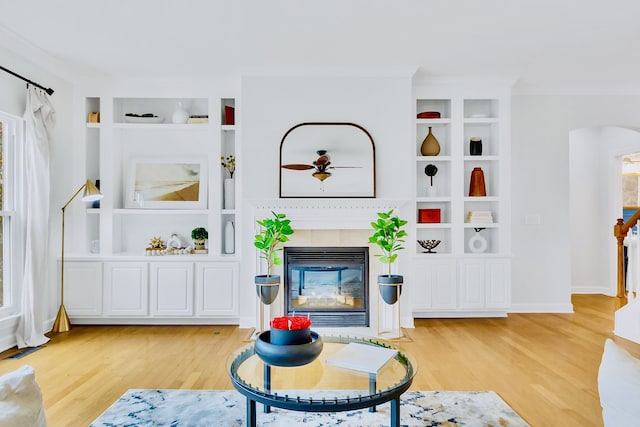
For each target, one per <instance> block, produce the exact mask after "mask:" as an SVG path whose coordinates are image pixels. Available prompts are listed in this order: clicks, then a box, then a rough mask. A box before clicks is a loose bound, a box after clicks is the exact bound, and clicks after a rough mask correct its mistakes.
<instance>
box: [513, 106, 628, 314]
mask: <svg viewBox="0 0 640 427" xmlns="http://www.w3.org/2000/svg"><path fill="white" fill-rule="evenodd" d="M639 123H640V97H638V96H624V95H615V96H605V95H580V96H572V95H545V94H515V95H514V96H513V98H512V127H511V128H512V163H513V168H512V170H513V173H512V200H513V241H512V242H513V243H512V244H513V253H514V258H513V275H512V278H513V287H512V302H513V306H512V308H513V311H534V312H544V311H570V310H571V309H572V306H571V290H572V289H571V240H570V235H571V233H570V230H571V223H570V221H571V220H572V218H570V191H569V190H570V188H569V182H570V179H569V164H570V162H569V135H570V132H571V131H572V130H574V129H579V128H590V127H598V126H606V125H614V124H615V125H620V126H626V127H637V126H638V124H639ZM528 215H539V218H540V223H539V224H526V223H525V218H526V217H527V216H528ZM611 225H613V223H612V224H611ZM611 239H613V237H611ZM592 243H593V242H589V243H588V244H592Z"/></svg>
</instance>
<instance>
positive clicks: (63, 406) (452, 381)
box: [0, 295, 640, 427]
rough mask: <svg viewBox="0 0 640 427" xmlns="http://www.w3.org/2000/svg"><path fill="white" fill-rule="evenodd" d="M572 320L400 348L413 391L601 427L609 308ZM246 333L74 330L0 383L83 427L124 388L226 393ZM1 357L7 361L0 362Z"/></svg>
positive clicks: (581, 301)
mask: <svg viewBox="0 0 640 427" xmlns="http://www.w3.org/2000/svg"><path fill="white" fill-rule="evenodd" d="M573 303H574V309H575V313H574V314H511V315H510V316H509V317H508V318H505V319H420V320H417V321H416V328H415V329H409V330H407V334H408V335H409V336H410V337H411V341H410V342H402V343H401V345H402V346H404V347H405V348H406V350H408V351H410V352H411V353H412V354H413V355H414V356H416V358H417V359H418V363H419V370H418V374H417V376H416V378H415V380H414V382H413V385H412V389H415V390H494V391H496V392H497V393H498V394H499V395H500V396H501V397H502V398H503V399H504V400H505V401H506V402H507V403H509V405H511V407H513V408H514V409H515V410H516V411H517V412H518V413H519V414H520V415H521V416H522V417H523V418H524V419H525V420H527V421H528V422H529V424H530V425H532V426H563V427H568V426H580V427H588V426H601V425H602V416H601V409H600V403H599V398H598V392H597V373H598V366H599V364H600V358H601V356H602V350H603V346H604V341H605V339H606V338H607V337H611V338H614V340H615V341H616V342H618V343H619V344H621V345H622V346H623V347H624V348H626V349H627V350H629V351H630V352H631V353H632V354H634V355H635V356H637V357H640V344H635V343H632V342H629V341H626V340H624V339H621V338H615V337H614V336H613V334H612V330H613V313H614V310H615V299H614V298H610V297H606V296H601V295H577V296H574V298H573ZM249 334H250V331H249V330H246V329H239V328H238V327H235V326H74V327H73V329H72V330H71V331H70V332H68V333H66V334H57V335H53V336H52V340H51V341H50V342H49V343H47V344H46V346H45V347H44V348H42V349H40V350H38V351H35V352H33V353H31V354H29V355H27V356H25V357H23V358H22V359H17V360H13V359H4V360H1V361H0V374H2V373H6V372H9V371H12V370H14V369H16V368H18V367H20V366H22V365H25V364H28V365H31V366H33V367H34V369H35V371H36V377H37V380H38V382H39V384H40V387H41V389H42V392H43V395H44V403H45V409H46V412H47V419H48V421H49V425H50V426H52V427H58V426H87V425H89V424H90V423H91V421H93V420H94V419H95V418H97V417H98V415H99V414H100V413H102V412H103V411H104V410H105V409H106V408H107V407H108V406H109V405H111V404H112V403H113V402H114V401H115V400H116V399H117V398H118V397H119V396H120V395H122V394H123V393H124V392H125V391H126V390H127V389H130V388H185V389H231V388H232V386H231V383H230V381H229V379H228V376H227V374H226V371H225V361H226V359H227V356H228V355H229V354H230V353H231V352H232V351H233V350H234V349H235V348H237V347H239V346H240V345H242V344H244V341H245V340H246V339H247V338H248V336H249ZM4 355H6V352H5V354H4Z"/></svg>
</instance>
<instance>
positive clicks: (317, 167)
mask: <svg viewBox="0 0 640 427" xmlns="http://www.w3.org/2000/svg"><path fill="white" fill-rule="evenodd" d="M316 154H317V155H318V158H317V159H315V160H314V161H313V162H311V164H310V165H308V164H304V163H290V164H286V165H282V168H283V169H291V170H297V171H302V170H311V169H313V173H312V174H311V176H313V177H314V178H315V179H317V180H319V181H324V180H325V179H327V178H329V177H330V176H331V172H329V169H339V168H340V169H353V168H361V167H362V166H332V165H331V156H329V154H328V153H327V150H317V151H316Z"/></svg>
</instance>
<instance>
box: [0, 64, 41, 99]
mask: <svg viewBox="0 0 640 427" xmlns="http://www.w3.org/2000/svg"><path fill="white" fill-rule="evenodd" d="M0 70H2V71H6V72H7V73H9V74H11V75H13V76H15V77H17V78H19V79H22V80H24V81H25V82H27V83H29V84H30V85H33V86H35V87H37V88H40V89H42V90H43V91H45V92H47V94H48V95H49V96H51V95H53V89H51V88H46V87H44V86H42V85H39V84H38V83H36V82H32V81H31V80H29V79H27V78H25V77H22V76H21V75H20V74H17V73H14V72H13V71H11V70H9V69H6V68H4V67H3V66H2V65H0Z"/></svg>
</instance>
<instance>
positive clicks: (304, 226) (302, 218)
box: [249, 199, 409, 230]
mask: <svg viewBox="0 0 640 427" xmlns="http://www.w3.org/2000/svg"><path fill="white" fill-rule="evenodd" d="M408 203H409V200H404V199H270V200H252V201H250V202H249V206H251V208H252V210H253V213H254V217H255V219H261V218H263V217H265V216H268V215H269V214H270V213H271V211H275V212H277V213H283V214H285V215H287V218H289V219H290V220H291V225H292V227H293V228H294V229H296V230H361V229H369V228H371V225H370V223H371V222H372V221H374V220H375V219H376V218H377V214H378V212H387V211H389V210H391V209H393V210H395V211H397V212H398V213H399V214H400V215H403V213H402V209H403V208H405V207H406V206H407V205H408Z"/></svg>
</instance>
